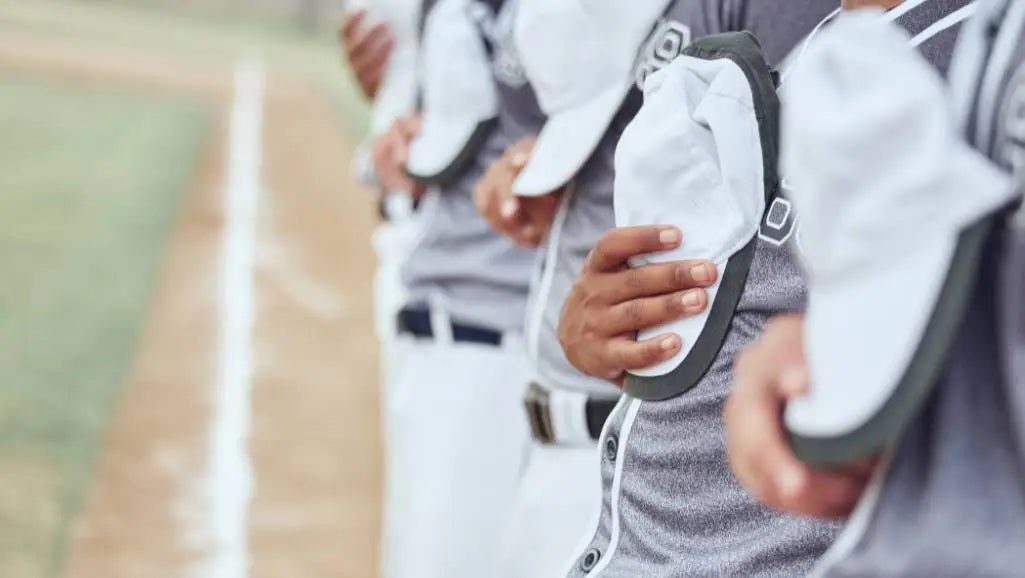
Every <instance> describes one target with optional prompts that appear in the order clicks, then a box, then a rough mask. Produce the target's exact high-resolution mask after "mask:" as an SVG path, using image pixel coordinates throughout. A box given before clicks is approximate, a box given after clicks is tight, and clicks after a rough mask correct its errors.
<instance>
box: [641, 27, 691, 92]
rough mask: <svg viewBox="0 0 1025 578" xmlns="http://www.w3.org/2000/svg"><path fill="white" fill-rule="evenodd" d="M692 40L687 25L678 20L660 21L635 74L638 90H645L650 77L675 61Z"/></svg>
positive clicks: (643, 51) (645, 45) (645, 46)
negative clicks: (645, 82)
mask: <svg viewBox="0 0 1025 578" xmlns="http://www.w3.org/2000/svg"><path fill="white" fill-rule="evenodd" d="M690 40H691V33H690V28H688V27H687V26H686V25H684V24H681V23H680V22H677V21H676V20H661V21H659V23H658V24H657V25H656V26H655V32H654V33H652V35H651V37H650V38H648V41H647V42H646V43H645V44H644V49H643V50H642V51H641V54H640V57H639V58H638V61H637V67H636V69H635V72H634V79H635V80H636V81H637V88H639V89H641V90H643V89H644V81H645V80H647V78H648V76H649V75H651V74H652V73H654V72H657V71H658V70H661V69H662V68H663V67H665V66H666V65H667V64H669V63H670V62H672V61H673V60H675V59H676V57H677V56H679V55H680V53H681V52H683V49H684V48H686V47H687V45H688V44H690Z"/></svg>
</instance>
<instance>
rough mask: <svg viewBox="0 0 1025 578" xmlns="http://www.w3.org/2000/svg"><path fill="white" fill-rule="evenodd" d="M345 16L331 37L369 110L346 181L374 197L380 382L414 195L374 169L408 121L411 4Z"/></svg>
mask: <svg viewBox="0 0 1025 578" xmlns="http://www.w3.org/2000/svg"><path fill="white" fill-rule="evenodd" d="M350 8H351V9H352V10H353V11H352V12H351V13H350V14H349V15H348V16H347V17H346V19H345V21H344V23H343V24H342V26H341V28H340V29H339V33H338V35H339V40H340V42H341V43H342V46H343V48H344V52H345V57H346V60H347V62H348V63H349V67H350V68H351V69H352V72H353V75H354V76H355V78H356V80H357V84H358V86H359V89H360V91H361V92H362V93H363V95H364V97H366V98H367V99H368V100H370V101H371V102H372V103H373V110H372V112H371V120H370V132H369V135H368V137H367V139H366V140H365V141H364V142H363V143H361V144H360V146H359V147H358V148H357V151H356V153H355V155H354V156H353V163H352V173H353V175H354V176H355V177H356V179H357V180H358V181H360V182H362V183H363V184H365V185H367V186H370V187H373V188H375V189H377V191H378V193H379V195H380V196H379V203H380V205H379V207H380V213H381V217H382V223H381V224H380V225H379V226H378V227H377V229H376V230H375V231H374V249H375V251H376V253H377V260H378V269H377V274H376V276H375V279H374V305H375V319H376V322H377V323H376V325H377V335H378V339H379V341H380V346H381V374H382V376H384V375H385V374H386V373H387V368H388V367H390V366H391V365H392V363H391V352H392V343H393V342H394V336H395V330H394V326H395V324H394V322H393V321H394V318H395V314H396V312H397V311H398V309H399V308H400V307H401V303H402V300H403V294H404V292H403V289H402V282H401V279H400V278H399V265H400V263H401V261H402V257H403V254H404V252H405V250H406V248H407V247H408V245H409V241H410V237H411V235H412V230H413V227H412V224H411V221H412V218H411V214H412V205H413V199H412V196H413V195H414V194H416V193H418V192H419V191H418V190H417V188H416V187H415V185H414V184H413V183H411V182H410V181H409V180H408V179H405V178H404V175H402V174H397V175H396V174H388V173H387V172H383V173H382V174H378V173H377V171H376V170H375V167H374V165H375V160H376V163H377V164H378V165H381V166H388V165H390V164H392V163H390V162H389V161H388V160H387V159H388V158H389V157H390V156H391V155H393V154H395V153H396V151H397V150H398V149H399V148H401V147H400V146H397V143H396V141H397V139H396V138H394V136H393V135H391V134H390V129H391V128H392V125H393V124H395V122H396V121H397V120H398V119H400V118H404V117H409V116H411V115H413V114H415V109H416V45H417V19H418V13H419V3H418V2H417V0H377V1H376V2H375V3H374V4H373V5H366V4H365V3H362V4H361V5H358V6H357V5H353V6H350ZM406 122H407V123H408V122H410V121H406ZM382 382H387V379H382Z"/></svg>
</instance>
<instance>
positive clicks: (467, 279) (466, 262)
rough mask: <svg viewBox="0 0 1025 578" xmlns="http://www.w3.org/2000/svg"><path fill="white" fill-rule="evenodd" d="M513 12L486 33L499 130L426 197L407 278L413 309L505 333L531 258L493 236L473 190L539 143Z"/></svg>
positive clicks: (519, 316) (505, 9) (512, 326)
mask: <svg viewBox="0 0 1025 578" xmlns="http://www.w3.org/2000/svg"><path fill="white" fill-rule="evenodd" d="M515 4H516V2H515V0H506V1H505V2H500V1H496V0H490V1H489V3H488V4H487V5H489V6H501V9H500V10H499V11H498V13H497V14H496V15H495V18H494V19H493V20H492V21H491V22H490V23H487V24H488V25H487V26H485V28H487V29H489V33H488V36H490V37H489V38H488V42H489V43H490V45H491V47H492V55H491V57H492V69H493V71H494V77H495V82H496V86H497V88H498V93H499V106H500V111H499V116H498V122H497V125H496V126H495V128H494V129H493V130H492V131H491V133H490V134H489V136H488V138H487V140H486V142H485V143H484V145H483V147H482V149H481V151H480V152H479V154H478V155H477V157H476V158H475V159H474V160H473V162H472V163H471V164H470V166H469V168H467V170H466V171H465V172H464V173H463V174H462V175H461V176H460V177H459V178H458V179H456V181H455V183H453V184H452V185H451V186H448V187H446V188H444V189H442V190H439V189H434V190H432V191H430V192H429V193H428V195H427V197H426V198H425V200H424V202H423V205H422V207H421V211H420V215H419V216H418V219H419V221H420V223H419V225H420V226H421V227H422V231H421V235H422V236H421V237H420V239H419V242H418V243H417V244H416V246H415V247H414V249H413V250H412V251H411V253H410V255H409V257H408V258H407V260H406V263H405V264H404V266H403V271H402V275H403V281H404V282H405V284H406V287H407V288H408V290H409V294H410V300H409V303H410V304H411V305H425V304H427V302H428V301H429V300H430V299H432V298H433V296H436V297H438V298H440V300H441V301H443V302H444V303H445V309H446V311H448V313H449V315H451V316H452V318H453V319H455V320H458V321H460V322H464V323H472V324H477V325H482V326H485V327H490V328H493V329H497V330H503V331H504V330H517V329H520V328H521V327H522V324H523V314H524V306H525V303H526V299H527V289H528V285H529V278H530V273H531V271H532V269H533V266H534V253H533V252H532V251H527V250H524V249H521V248H519V247H516V246H515V245H514V244H513V243H512V242H510V241H509V240H507V239H505V238H504V237H501V236H499V235H496V234H495V233H494V232H493V231H492V230H491V228H490V227H489V226H488V224H487V223H486V222H485V221H484V219H483V218H482V217H481V216H480V214H479V213H478V212H477V209H476V207H475V206H474V204H473V188H474V185H475V184H476V182H477V180H478V179H479V178H480V177H481V175H483V174H484V171H485V170H487V167H488V166H489V165H490V164H491V163H492V162H493V161H494V160H495V159H497V158H498V157H499V156H501V154H502V153H503V152H504V151H505V149H506V148H507V147H508V146H509V145H511V144H512V143H514V142H516V141H517V140H519V139H520V138H522V137H524V136H528V135H529V136H532V135H536V134H537V132H538V131H539V130H540V128H541V125H542V123H543V122H544V117H543V115H542V114H541V111H540V107H539V106H538V104H537V101H536V99H535V97H534V94H533V92H532V91H531V89H530V87H529V86H528V85H527V84H526V80H525V78H524V76H523V72H522V70H521V69H520V68H519V64H518V59H517V57H516V52H515V49H514V48H513V43H512V23H513V11H514V10H515ZM426 72H427V73H430V71H426Z"/></svg>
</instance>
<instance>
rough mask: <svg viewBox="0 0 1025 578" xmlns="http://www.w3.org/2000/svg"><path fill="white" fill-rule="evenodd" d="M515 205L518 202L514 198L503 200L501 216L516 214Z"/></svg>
mask: <svg viewBox="0 0 1025 578" xmlns="http://www.w3.org/2000/svg"><path fill="white" fill-rule="evenodd" d="M517 205H518V203H517V202H516V199H514V198H513V199H506V200H505V201H503V202H502V209H501V210H502V216H503V217H511V216H513V215H515V214H516V207H517Z"/></svg>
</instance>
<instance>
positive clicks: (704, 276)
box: [690, 263, 712, 283]
mask: <svg viewBox="0 0 1025 578" xmlns="http://www.w3.org/2000/svg"><path fill="white" fill-rule="evenodd" d="M690 276H691V278H692V279H694V280H695V281H697V282H698V283H708V282H709V281H711V280H712V271H711V270H710V269H709V267H708V265H706V264H704V263H702V264H700V265H694V266H693V267H691V268H690Z"/></svg>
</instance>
